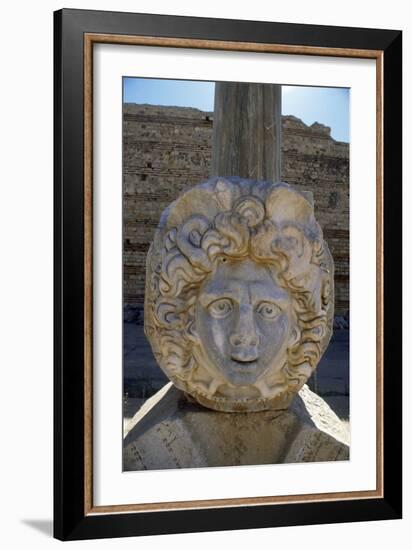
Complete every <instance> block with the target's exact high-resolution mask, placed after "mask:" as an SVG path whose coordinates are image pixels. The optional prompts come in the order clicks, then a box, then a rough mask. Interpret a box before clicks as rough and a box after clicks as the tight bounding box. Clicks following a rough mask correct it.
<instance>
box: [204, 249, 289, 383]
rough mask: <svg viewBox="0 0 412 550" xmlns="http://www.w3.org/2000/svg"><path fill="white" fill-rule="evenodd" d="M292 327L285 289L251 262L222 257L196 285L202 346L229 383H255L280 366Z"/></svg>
mask: <svg viewBox="0 0 412 550" xmlns="http://www.w3.org/2000/svg"><path fill="white" fill-rule="evenodd" d="M291 325H292V319H291V299H290V296H289V293H288V292H287V291H286V290H284V289H283V288H281V287H280V286H279V285H278V284H277V283H276V282H275V281H274V279H273V277H272V275H271V273H270V272H269V269H268V267H266V266H264V265H259V264H258V263H256V262H254V261H253V260H249V259H246V260H230V259H226V258H223V260H221V261H220V262H219V263H218V265H217V268H216V270H215V272H214V273H213V274H212V275H211V276H209V277H208V278H207V279H206V280H205V281H204V283H203V284H202V286H201V288H200V292H199V296H198V300H197V305H196V331H197V334H198V336H199V341H200V346H201V348H202V352H203V354H204V355H205V356H206V358H207V359H208V360H209V362H210V363H211V364H212V365H213V366H214V367H215V368H217V369H218V370H219V372H220V374H221V375H223V377H224V379H225V380H226V381H227V382H228V383H230V384H232V385H235V386H243V385H249V384H255V383H256V382H257V381H258V380H259V378H260V377H261V376H263V375H264V374H265V373H266V372H267V371H268V369H270V368H271V367H275V368H276V366H277V367H278V368H279V369H280V368H281V366H282V365H283V361H282V360H281V357H282V355H284V354H285V350H286V346H287V342H288V339H289V335H290V331H291Z"/></svg>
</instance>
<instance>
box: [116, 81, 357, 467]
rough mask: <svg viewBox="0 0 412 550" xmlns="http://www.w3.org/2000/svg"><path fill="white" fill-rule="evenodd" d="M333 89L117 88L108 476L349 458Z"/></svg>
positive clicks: (340, 102) (346, 303)
mask: <svg viewBox="0 0 412 550" xmlns="http://www.w3.org/2000/svg"><path fill="white" fill-rule="evenodd" d="M349 110H350V90H349V89H348V88H331V87H319V86H291V85H288V84H287V83H282V84H260V83H248V82H207V81H189V80H171V79H156V78H138V77H127V76H126V77H123V126H122V127H123V137H122V159H123V161H122V162H123V201H122V212H123V215H122V223H123V413H124V414H123V437H124V451H123V469H124V470H126V471H134V470H161V469H169V468H195V467H212V466H242V465H259V464H282V463H291V462H293V463H300V462H320V461H341V460H349V457H350V452H349V449H350V409H349V397H350V390H349V388H350V375H349V373H350V364H349V312H350V300H349V298H350V296H349V286H350V279H349V245H350V233H349V214H350V212H349V163H350V159H349V149H350V128H349V121H350V112H349Z"/></svg>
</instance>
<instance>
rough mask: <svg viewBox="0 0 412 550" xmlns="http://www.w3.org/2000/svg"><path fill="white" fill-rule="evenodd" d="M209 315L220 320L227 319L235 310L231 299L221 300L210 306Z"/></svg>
mask: <svg viewBox="0 0 412 550" xmlns="http://www.w3.org/2000/svg"><path fill="white" fill-rule="evenodd" d="M207 308H208V310H209V313H210V314H211V315H212V316H213V317H216V318H218V319H222V318H223V317H227V316H228V315H229V314H230V313H231V312H232V310H233V306H232V302H231V300H229V298H220V299H219V300H215V301H214V302H212V303H211V304H209V305H208V307H207Z"/></svg>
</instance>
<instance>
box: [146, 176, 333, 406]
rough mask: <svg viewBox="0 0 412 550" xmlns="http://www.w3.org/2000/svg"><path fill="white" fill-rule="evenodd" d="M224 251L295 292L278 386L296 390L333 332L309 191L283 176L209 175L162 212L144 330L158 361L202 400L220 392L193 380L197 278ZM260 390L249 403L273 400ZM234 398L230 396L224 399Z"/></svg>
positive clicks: (329, 279) (326, 268) (328, 283)
mask: <svg viewBox="0 0 412 550" xmlns="http://www.w3.org/2000/svg"><path fill="white" fill-rule="evenodd" d="M222 258H230V259H243V258H250V259H252V260H254V261H255V262H257V263H263V264H265V265H266V266H268V267H269V269H270V271H271V273H272V276H273V277H274V279H275V280H276V281H277V283H278V284H279V285H280V286H282V287H283V288H285V289H286V290H287V291H288V292H289V295H290V296H291V299H292V310H293V314H294V319H295V332H296V335H295V336H296V338H295V339H294V342H295V343H294V344H293V345H291V347H290V348H289V349H288V352H287V361H286V364H285V365H284V366H283V369H282V373H283V375H284V383H283V385H282V387H277V389H276V392H277V395H279V394H283V395H284V396H285V395H292V394H294V393H295V392H296V391H298V390H299V389H300V388H301V387H302V385H303V384H304V383H305V382H306V380H307V379H308V378H309V376H310V375H311V374H312V372H313V370H314V369H315V367H316V365H317V363H318V362H319V359H320V357H321V355H322V353H323V351H324V350H325V348H326V346H327V344H328V342H329V340H330V336H331V333H332V317H333V262H332V258H331V255H330V252H329V250H328V248H327V245H326V243H325V242H324V240H323V235H322V230H321V228H320V226H319V224H318V223H317V222H316V220H315V218H314V214H313V206H312V204H311V201H310V200H309V198H308V196H305V195H303V194H302V193H299V192H298V191H296V190H294V189H293V188H292V187H291V186H289V185H287V184H284V183H277V184H274V183H270V182H255V181H251V180H244V179H240V178H225V179H222V178H213V179H211V180H209V181H208V182H205V183H203V184H200V185H198V186H196V187H194V188H192V189H191V190H189V191H188V192H186V193H185V194H184V195H182V196H181V197H180V198H179V199H178V200H177V201H175V202H174V203H172V205H171V206H170V207H169V208H168V209H167V210H166V211H165V212H164V213H163V215H162V218H161V221H160V224H159V227H158V230H157V233H156V236H155V240H154V242H153V243H152V245H151V247H150V250H149V253H148V257H147V279H146V298H145V332H146V335H147V337H148V339H149V340H150V342H151V345H152V348H153V351H154V354H155V357H156V359H157V360H158V362H159V364H160V366H161V368H162V369H163V370H164V371H165V372H166V374H167V375H168V376H169V378H171V380H172V381H173V382H174V383H175V384H176V385H177V386H178V387H180V388H181V389H183V390H185V391H187V392H188V393H189V394H192V395H194V396H195V397H196V398H197V399H198V400H199V401H201V402H203V403H204V404H206V405H208V406H212V407H214V405H215V404H216V403H219V404H218V405H217V408H220V409H225V408H226V407H225V398H222V397H213V396H211V395H206V394H204V395H202V392H201V390H200V389H199V388H193V387H192V386H191V376H192V372H193V369H194V368H195V366H196V361H195V359H194V357H193V346H194V345H195V342H196V340H195V306H196V299H197V295H198V291H199V287H200V285H201V284H202V283H203V281H204V280H205V279H206V278H207V277H208V276H209V275H210V274H211V273H213V272H214V270H215V268H216V266H217V262H218V261H219V260H220V259H222ZM271 398H273V395H269V396H268V395H262V396H261V398H260V399H259V400H258V401H259V403H258V404H255V405H254V409H262V408H270V400H271ZM228 407H229V408H230V405H228Z"/></svg>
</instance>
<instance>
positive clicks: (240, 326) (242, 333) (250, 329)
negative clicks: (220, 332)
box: [229, 308, 259, 348]
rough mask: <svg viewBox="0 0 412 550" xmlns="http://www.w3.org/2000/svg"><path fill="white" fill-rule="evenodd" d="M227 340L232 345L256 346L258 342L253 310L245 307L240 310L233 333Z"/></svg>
mask: <svg viewBox="0 0 412 550" xmlns="http://www.w3.org/2000/svg"><path fill="white" fill-rule="evenodd" d="M229 342H230V344H231V345H232V346H234V347H248V348H249V347H256V346H257V345H258V343H259V339H258V335H257V334H256V329H255V323H254V319H253V312H252V311H251V310H250V309H249V308H247V309H246V310H245V311H242V310H241V311H240V314H239V321H238V323H237V326H236V327H235V330H234V331H233V333H232V334H231V335H230V336H229Z"/></svg>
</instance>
